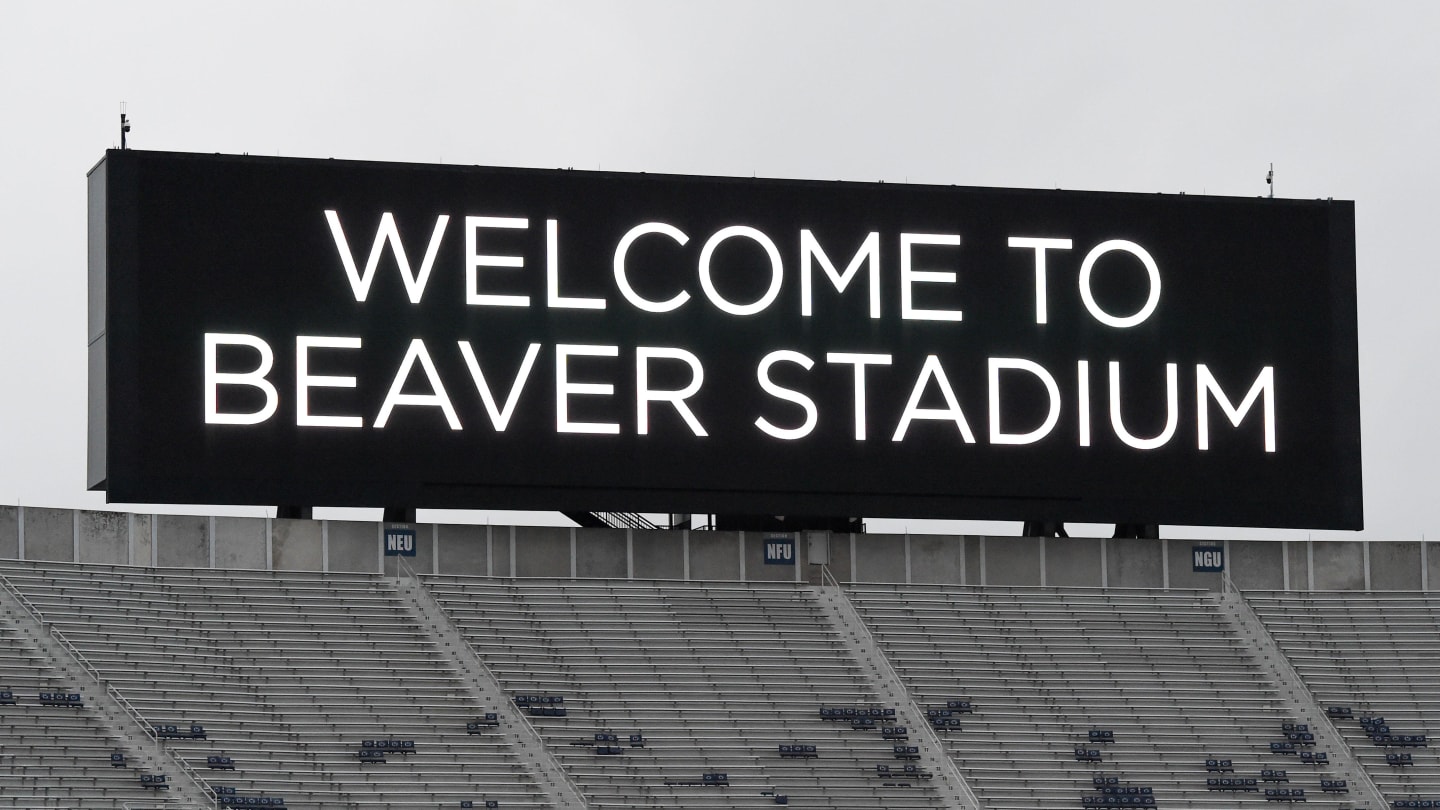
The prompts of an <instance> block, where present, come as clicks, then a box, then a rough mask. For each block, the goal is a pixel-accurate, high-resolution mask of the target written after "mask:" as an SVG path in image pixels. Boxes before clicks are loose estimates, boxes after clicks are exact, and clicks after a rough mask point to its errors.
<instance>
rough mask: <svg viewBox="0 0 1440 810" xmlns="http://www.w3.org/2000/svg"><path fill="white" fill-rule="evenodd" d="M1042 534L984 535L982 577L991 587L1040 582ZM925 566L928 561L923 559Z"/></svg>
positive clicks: (982, 540) (1034, 584)
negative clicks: (1030, 535) (1017, 535)
mask: <svg viewBox="0 0 1440 810" xmlns="http://www.w3.org/2000/svg"><path fill="white" fill-rule="evenodd" d="M1040 544H1041V540H1040V538H1038V537H983V538H981V539H980V548H981V551H982V555H981V560H982V563H981V570H980V580H979V581H981V582H983V583H984V584H985V585H986V586H988V587H1007V586H1009V587H1013V586H1035V587H1038V586H1039V585H1040ZM921 564H922V566H923V564H924V562H923V561H922V562H921Z"/></svg>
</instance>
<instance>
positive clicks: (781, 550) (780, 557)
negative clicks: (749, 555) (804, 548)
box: [765, 534, 795, 565]
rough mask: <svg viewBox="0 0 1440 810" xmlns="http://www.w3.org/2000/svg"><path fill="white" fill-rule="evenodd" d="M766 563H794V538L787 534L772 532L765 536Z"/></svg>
mask: <svg viewBox="0 0 1440 810" xmlns="http://www.w3.org/2000/svg"><path fill="white" fill-rule="evenodd" d="M765 564H766V565H794V564H795V538H794V537H793V536H792V535H788V534H772V535H768V536H766V538H765Z"/></svg>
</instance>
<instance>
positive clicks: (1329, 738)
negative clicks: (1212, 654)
mask: <svg viewBox="0 0 1440 810" xmlns="http://www.w3.org/2000/svg"><path fill="white" fill-rule="evenodd" d="M1217 598H1218V599H1219V602H1220V605H1221V608H1222V609H1224V610H1225V611H1226V612H1227V613H1228V614H1229V615H1230V617H1231V618H1232V620H1233V621H1234V622H1235V623H1236V624H1238V626H1239V627H1240V630H1241V632H1242V633H1243V634H1244V636H1245V640H1246V642H1247V643H1248V644H1249V645H1250V646H1251V647H1252V648H1253V649H1255V651H1256V652H1257V654H1258V658H1259V660H1260V662H1261V663H1262V665H1263V666H1265V668H1266V669H1268V670H1269V672H1270V674H1271V677H1272V678H1274V679H1275V681H1276V682H1277V683H1279V684H1280V685H1281V686H1282V689H1283V692H1284V696H1283V697H1284V699H1285V701H1286V702H1287V703H1289V704H1290V708H1291V711H1293V712H1294V713H1295V716H1296V717H1298V718H1300V719H1301V720H1302V721H1303V722H1305V723H1306V724H1307V725H1308V726H1309V727H1310V729H1311V730H1312V732H1313V733H1314V734H1315V742H1316V745H1318V746H1323V747H1324V748H1325V749H1326V750H1327V751H1329V752H1330V759H1331V761H1332V764H1333V765H1335V767H1336V770H1337V772H1338V773H1339V774H1340V775H1341V776H1342V777H1343V778H1345V779H1346V780H1348V781H1349V782H1350V784H1351V785H1353V786H1354V788H1355V790H1356V791H1358V792H1360V793H1361V794H1362V795H1363V796H1364V797H1365V799H1366V800H1367V806H1369V807H1378V808H1386V807H1389V806H1390V805H1389V803H1388V801H1387V800H1386V798H1385V796H1384V795H1383V794H1382V793H1381V791H1380V789H1379V787H1378V786H1377V785H1376V784H1375V781H1374V779H1372V778H1371V776H1370V772H1369V771H1368V770H1366V769H1365V768H1364V767H1362V766H1361V764H1360V762H1359V761H1358V760H1357V759H1356V757H1355V755H1354V748H1353V747H1352V744H1351V742H1350V741H1349V740H1347V739H1346V738H1345V736H1344V735H1342V734H1341V733H1340V731H1339V730H1338V729H1337V728H1336V727H1335V725H1334V724H1333V723H1331V721H1330V718H1329V717H1327V716H1326V714H1325V711H1324V709H1323V707H1322V706H1321V704H1320V702H1319V700H1318V699H1317V698H1316V696H1315V694H1314V693H1313V692H1311V691H1310V688H1309V686H1307V685H1306V684H1305V680H1304V678H1302V677H1301V676H1300V674H1299V672H1297V671H1296V669H1295V667H1294V666H1293V665H1292V664H1291V661H1290V659H1289V658H1287V657H1286V655H1285V652H1284V651H1283V650H1282V649H1281V648H1280V645H1279V644H1277V643H1276V641H1275V638H1274V636H1272V635H1271V634H1270V631H1269V630H1268V629H1267V628H1266V627H1265V623H1264V622H1263V621H1262V620H1261V619H1260V617H1259V615H1258V614H1256V612H1255V610H1254V608H1253V607H1251V605H1250V603H1249V601H1247V600H1246V599H1245V597H1244V596H1242V595H1241V594H1240V593H1239V592H1237V591H1227V592H1225V593H1221V594H1219V595H1218V596H1217Z"/></svg>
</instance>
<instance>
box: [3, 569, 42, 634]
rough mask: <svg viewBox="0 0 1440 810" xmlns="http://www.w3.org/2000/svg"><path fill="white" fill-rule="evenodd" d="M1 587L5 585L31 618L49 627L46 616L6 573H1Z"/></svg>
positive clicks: (6, 589)
mask: <svg viewBox="0 0 1440 810" xmlns="http://www.w3.org/2000/svg"><path fill="white" fill-rule="evenodd" d="M0 587H3V588H4V589H5V591H6V592H7V593H9V594H10V596H11V598H13V599H14V600H15V601H16V602H19V603H20V607H22V608H25V612H26V613H29V614H30V618H32V619H34V620H35V621H37V622H39V623H40V626H41V627H45V628H46V629H47V630H48V629H49V628H48V627H47V624H48V622H46V621H45V617H44V616H42V615H40V610H39V609H38V608H36V607H35V606H34V605H33V604H31V603H30V600H29V599H27V598H25V594H23V593H21V592H20V589H19V588H16V587H15V585H14V584H13V583H12V582H10V580H9V578H7V577H6V576H5V575H4V574H0Z"/></svg>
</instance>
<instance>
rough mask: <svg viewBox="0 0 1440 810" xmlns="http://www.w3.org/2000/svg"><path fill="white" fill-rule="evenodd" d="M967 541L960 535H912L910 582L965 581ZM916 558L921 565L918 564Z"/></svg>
mask: <svg viewBox="0 0 1440 810" xmlns="http://www.w3.org/2000/svg"><path fill="white" fill-rule="evenodd" d="M965 541H966V538H965V537H963V536H960V535H940V534H912V535H910V560H911V564H910V581H911V582H919V583H931V582H934V583H961V582H964V581H965V574H966V573H968V572H967V571H965ZM916 561H919V562H920V564H919V565H916V564H915V563H916Z"/></svg>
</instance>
